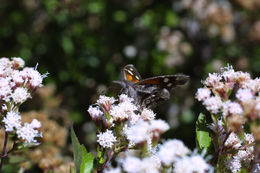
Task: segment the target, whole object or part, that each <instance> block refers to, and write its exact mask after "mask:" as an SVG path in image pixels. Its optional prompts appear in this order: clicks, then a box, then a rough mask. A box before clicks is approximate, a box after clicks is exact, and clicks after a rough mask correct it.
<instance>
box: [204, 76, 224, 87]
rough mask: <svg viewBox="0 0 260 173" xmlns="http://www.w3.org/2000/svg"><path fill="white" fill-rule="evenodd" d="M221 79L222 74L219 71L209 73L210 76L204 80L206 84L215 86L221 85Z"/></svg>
mask: <svg viewBox="0 0 260 173" xmlns="http://www.w3.org/2000/svg"><path fill="white" fill-rule="evenodd" d="M220 80H221V76H220V75H219V74H217V73H212V74H211V73H209V77H207V79H206V80H205V81H204V82H203V83H204V85H206V86H209V87H212V88H215V87H216V86H217V85H219V83H220Z"/></svg>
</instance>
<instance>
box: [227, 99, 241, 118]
mask: <svg viewBox="0 0 260 173" xmlns="http://www.w3.org/2000/svg"><path fill="white" fill-rule="evenodd" d="M242 114H243V109H242V107H241V106H240V104H239V103H236V102H231V101H227V102H225V103H224V104H223V115H224V116H228V115H242Z"/></svg>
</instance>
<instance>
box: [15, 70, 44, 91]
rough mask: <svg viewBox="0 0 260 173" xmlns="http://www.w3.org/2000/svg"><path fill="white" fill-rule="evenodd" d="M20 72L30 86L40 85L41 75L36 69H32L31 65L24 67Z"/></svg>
mask: <svg viewBox="0 0 260 173" xmlns="http://www.w3.org/2000/svg"><path fill="white" fill-rule="evenodd" d="M20 74H21V75H22V77H24V78H26V79H27V82H28V83H29V84H30V85H31V86H32V87H34V88H35V87H41V85H42V80H43V76H42V75H41V74H40V73H39V72H38V71H37V70H34V69H33V68H31V67H26V68H24V69H23V70H22V71H21V72H20Z"/></svg>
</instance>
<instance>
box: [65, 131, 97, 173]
mask: <svg viewBox="0 0 260 173" xmlns="http://www.w3.org/2000/svg"><path fill="white" fill-rule="evenodd" d="M70 131H71V140H72V145H73V153H74V162H75V166H76V173H91V171H92V169H93V164H94V156H93V155H92V154H91V153H88V152H87V150H86V148H85V147H84V146H83V145H80V143H79V141H78V138H77V136H76V134H75V132H74V130H73V127H71V130H70ZM70 172H71V173H73V172H74V171H72V170H71V171H70Z"/></svg>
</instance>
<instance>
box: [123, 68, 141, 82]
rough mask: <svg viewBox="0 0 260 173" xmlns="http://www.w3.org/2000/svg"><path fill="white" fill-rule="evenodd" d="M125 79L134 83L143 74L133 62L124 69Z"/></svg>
mask: <svg viewBox="0 0 260 173" xmlns="http://www.w3.org/2000/svg"><path fill="white" fill-rule="evenodd" d="M123 73H124V79H125V80H127V81H130V82H133V83H137V82H139V81H140V80H141V76H140V74H139V73H138V71H137V70H136V68H135V67H134V66H133V65H132V64H128V65H126V66H125V67H124V69H123Z"/></svg>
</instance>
